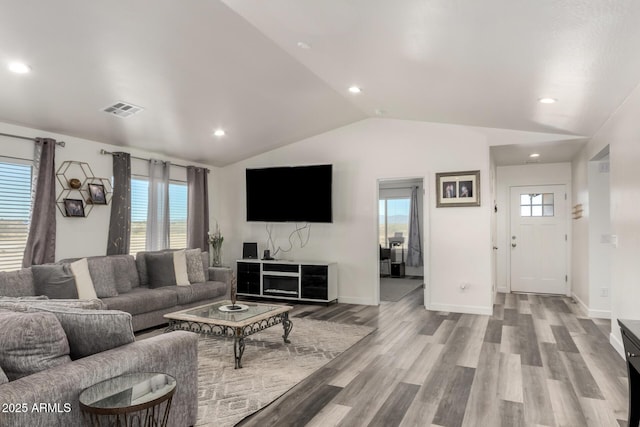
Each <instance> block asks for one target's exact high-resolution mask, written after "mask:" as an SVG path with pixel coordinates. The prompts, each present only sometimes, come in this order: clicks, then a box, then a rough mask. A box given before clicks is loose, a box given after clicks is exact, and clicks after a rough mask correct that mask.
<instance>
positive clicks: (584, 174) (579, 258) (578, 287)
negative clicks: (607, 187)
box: [571, 150, 591, 311]
mask: <svg viewBox="0 0 640 427" xmlns="http://www.w3.org/2000/svg"><path fill="white" fill-rule="evenodd" d="M585 157H586V151H585V150H582V151H581V152H580V153H579V154H578V155H577V156H576V157H575V158H574V159H573V162H572V163H571V179H572V184H573V191H572V199H573V205H574V206H575V205H582V217H581V218H579V219H574V220H572V221H571V224H572V227H571V232H572V239H571V244H572V247H573V248H572V257H571V276H572V277H573V282H572V285H573V286H572V292H573V297H574V298H575V299H576V301H578V302H579V303H580V304H581V305H582V307H583V308H584V309H585V310H587V311H588V310H589V304H590V301H591V292H590V289H589V282H590V281H589V189H588V179H589V168H588V165H589V160H588V159H586V158H585Z"/></svg>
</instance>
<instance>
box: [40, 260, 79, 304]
mask: <svg viewBox="0 0 640 427" xmlns="http://www.w3.org/2000/svg"><path fill="white" fill-rule="evenodd" d="M31 273H32V274H33V285H34V288H35V292H36V295H46V296H47V297H49V298H51V299H73V298H75V299H77V298H78V289H77V288H76V280H75V279H74V277H73V274H72V273H71V271H69V267H68V266H67V265H66V264H45V265H34V266H32V267H31Z"/></svg>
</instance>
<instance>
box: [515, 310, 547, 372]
mask: <svg viewBox="0 0 640 427" xmlns="http://www.w3.org/2000/svg"><path fill="white" fill-rule="evenodd" d="M518 319H519V321H518V328H519V333H518V338H519V344H520V360H521V361H522V364H523V365H529V366H540V367H542V357H541V356H540V348H539V347H538V337H537V336H536V329H535V327H534V326H533V318H532V317H531V315H530V314H519V315H518Z"/></svg>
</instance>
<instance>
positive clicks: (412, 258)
mask: <svg viewBox="0 0 640 427" xmlns="http://www.w3.org/2000/svg"><path fill="white" fill-rule="evenodd" d="M410 209H411V214H410V215H411V216H410V218H409V243H408V247H409V248H408V250H407V265H408V266H410V267H420V266H422V238H421V236H420V215H419V213H418V187H413V188H412V189H411V207H410Z"/></svg>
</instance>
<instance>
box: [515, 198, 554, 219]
mask: <svg viewBox="0 0 640 427" xmlns="http://www.w3.org/2000/svg"><path fill="white" fill-rule="evenodd" d="M520 216H533V217H539V216H553V193H543V194H521V195H520Z"/></svg>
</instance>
